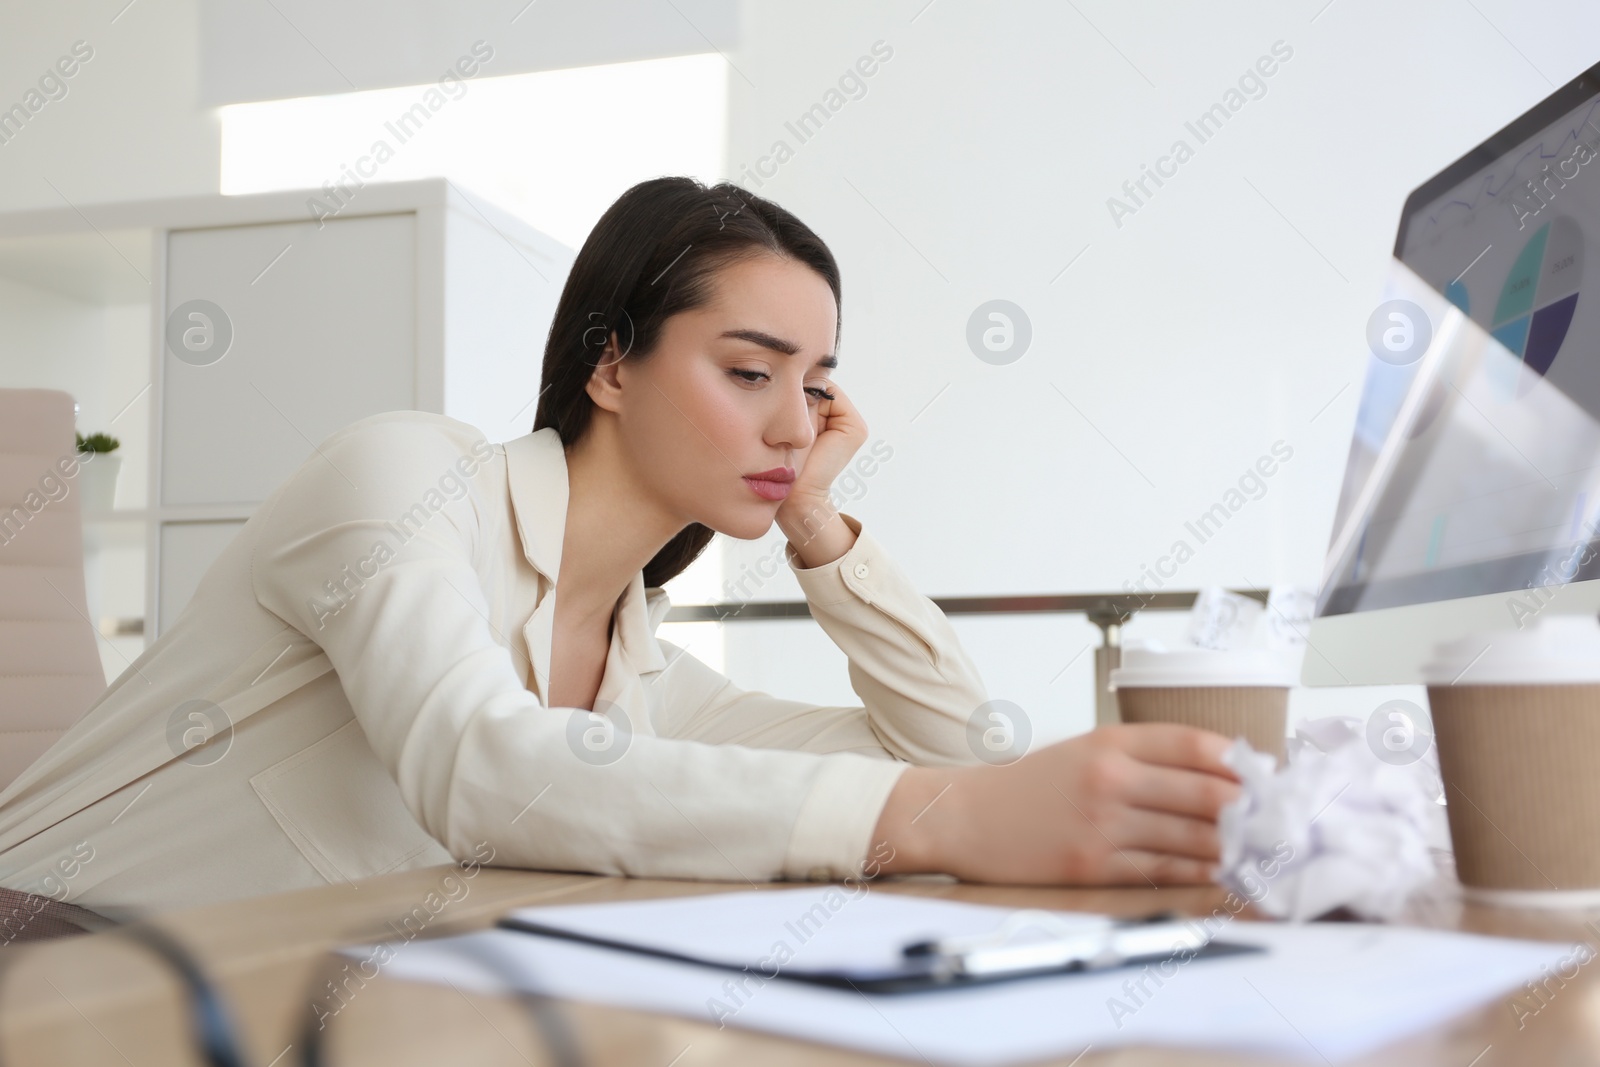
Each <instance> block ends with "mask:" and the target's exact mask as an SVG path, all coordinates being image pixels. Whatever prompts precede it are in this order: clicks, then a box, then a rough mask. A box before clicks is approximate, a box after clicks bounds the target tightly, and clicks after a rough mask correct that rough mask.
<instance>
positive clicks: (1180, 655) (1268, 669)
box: [1110, 645, 1304, 689]
mask: <svg viewBox="0 0 1600 1067" xmlns="http://www.w3.org/2000/svg"><path fill="white" fill-rule="evenodd" d="M1303 653H1304V650H1302V649H1283V650H1279V649H1266V648H1234V649H1210V648H1183V649H1175V650H1173V651H1170V652H1169V651H1166V650H1164V649H1162V648H1159V647H1149V646H1145V647H1140V646H1136V645H1129V646H1126V647H1124V648H1123V650H1122V666H1120V667H1116V668H1114V669H1113V670H1112V671H1111V682H1110V684H1111V688H1112V689H1116V688H1118V687H1123V688H1128V689H1137V688H1146V687H1149V688H1176V687H1179V686H1204V685H1216V686H1231V685H1261V686H1283V687H1285V688H1293V687H1294V686H1295V685H1297V684H1298V683H1299V681H1300V660H1301V656H1302V655H1303Z"/></svg>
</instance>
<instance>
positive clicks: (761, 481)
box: [745, 477, 794, 500]
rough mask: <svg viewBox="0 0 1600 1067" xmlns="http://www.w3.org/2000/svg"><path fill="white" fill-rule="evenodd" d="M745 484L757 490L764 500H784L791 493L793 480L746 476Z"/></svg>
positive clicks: (757, 493)
mask: <svg viewBox="0 0 1600 1067" xmlns="http://www.w3.org/2000/svg"><path fill="white" fill-rule="evenodd" d="M745 484H746V485H748V486H749V487H750V488H751V489H754V490H755V491H756V495H758V496H760V497H761V498H762V499H763V500H782V499H783V498H784V497H786V496H788V495H789V490H790V488H791V487H792V486H793V485H794V483H793V482H772V481H768V480H767V479H765V478H750V477H746V478H745Z"/></svg>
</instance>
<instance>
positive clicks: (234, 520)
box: [0, 178, 574, 677]
mask: <svg viewBox="0 0 1600 1067" xmlns="http://www.w3.org/2000/svg"><path fill="white" fill-rule="evenodd" d="M314 200H315V201H321V202H322V203H323V204H327V203H328V197H327V194H326V193H325V192H324V191H322V190H304V191H293V192H282V193H266V194H259V195H250V196H237V197H232V196H200V197H185V198H177V199H170V200H153V201H139V202H128V203H116V204H95V205H79V206H74V207H63V208H60V209H51V210H44V211H28V212H17V213H12V214H0V321H3V322H5V323H6V325H7V326H8V330H7V334H8V335H9V336H11V337H12V338H13V339H16V341H15V343H14V344H13V345H11V346H9V348H10V350H9V351H6V350H4V349H3V348H0V386H5V387H24V386H45V387H51V388H66V389H68V391H70V392H74V395H77V396H80V397H81V396H82V395H83V393H84V392H94V393H95V394H96V397H97V403H96V408H97V415H98V416H99V417H100V418H102V419H116V418H118V417H119V416H120V415H121V414H122V411H130V410H132V411H136V410H137V408H138V406H139V405H141V404H143V405H144V406H146V407H147V408H148V418H147V420H145V421H146V422H147V425H148V437H147V438H145V436H144V433H145V431H143V430H142V429H141V428H140V427H139V426H136V425H132V424H133V423H135V422H136V421H137V420H135V419H133V418H129V419H127V420H124V421H121V422H117V423H116V427H117V428H118V429H114V430H113V431H112V432H114V433H116V434H117V436H119V437H121V438H122V439H123V444H124V449H123V454H124V462H123V471H122V478H121V481H120V482H119V485H118V489H117V499H116V505H117V506H115V507H114V508H113V509H112V510H111V511H109V512H108V511H97V512H91V513H89V514H87V515H86V516H85V532H86V536H85V545H86V552H87V553H88V555H89V557H90V558H89V559H88V561H87V564H88V572H89V580H90V606H91V610H92V611H94V612H95V613H96V621H97V623H99V622H100V621H101V618H102V617H104V616H105V615H106V608H107V607H110V608H111V609H112V613H113V614H114V613H115V605H113V604H111V601H113V600H115V599H116V596H115V595H114V592H115V590H116V589H122V590H124V591H125V590H126V589H128V588H130V587H131V586H132V585H134V584H137V585H141V586H142V612H143V619H144V625H143V644H144V645H148V644H149V643H150V642H151V641H154V640H155V638H156V637H158V636H159V635H160V633H161V632H162V629H163V627H164V625H165V624H166V623H168V622H170V620H172V619H173V618H175V617H176V615H177V614H178V613H179V612H180V611H181V610H182V609H183V606H184V605H185V604H186V603H187V602H188V600H189V597H190V596H191V595H192V593H193V591H194V588H195V585H196V584H197V583H198V581H199V579H200V577H201V575H203V574H204V572H205V570H206V568H207V567H208V566H209V565H210V564H211V562H212V560H214V559H215V558H216V555H217V554H218V553H219V552H220V551H221V550H222V548H223V546H225V545H226V544H227V542H228V541H229V540H230V539H231V538H232V537H233V535H234V534H235V533H236V532H237V531H238V529H239V527H240V526H242V525H243V524H244V522H245V521H246V520H247V519H248V518H249V517H250V515H251V514H252V513H253V512H254V510H255V508H256V507H257V506H258V505H259V504H260V503H261V501H262V500H263V499H265V498H266V496H267V495H268V494H270V493H271V491H272V490H273V489H274V488H275V487H276V486H277V485H278V484H279V483H281V482H282V480H283V479H284V478H285V477H287V476H288V475H289V474H290V473H291V472H292V471H293V470H294V469H295V467H297V466H298V465H299V464H300V463H301V462H302V461H303V460H304V459H305V458H306V457H307V456H309V455H311V454H312V451H313V446H314V444H315V443H316V442H318V441H320V440H321V439H322V438H324V437H326V436H327V435H328V434H329V433H331V432H333V431H334V430H336V429H338V428H339V427H341V426H344V425H346V424H348V423H350V422H353V421H354V420H356V419H359V418H362V417H364V416H366V415H370V414H374V413H377V412H380V411H391V410H396V409H404V408H412V409H418V410H423V411H435V412H440V413H443V414H446V415H450V416H452V417H454V418H458V419H461V420H463V421H465V422H469V423H472V424H473V425H476V426H478V427H480V428H481V429H482V430H483V431H484V432H485V434H487V435H488V437H489V439H490V440H491V441H501V440H507V439H510V438H512V437H516V436H520V435H521V434H524V433H527V432H528V431H529V429H531V428H532V425H533V417H534V409H535V401H536V398H537V395H538V388H539V376H540V367H541V363H542V361H543V354H544V343H545V338H546V335H547V333H548V331H549V325H550V320H551V318H552V316H553V314H554V311H555V305H556V301H557V300H558V298H559V296H560V293H561V288H562V286H563V284H564V283H565V281H566V275H567V272H568V270H569V269H570V267H571V264H572V260H573V256H574V253H573V251H572V250H571V249H569V248H567V247H566V246H564V245H562V244H560V243H559V242H557V241H555V240H554V239H552V238H550V237H548V236H546V235H545V234H543V233H540V232H539V231H537V230H535V229H533V228H532V227H531V226H529V225H528V224H527V223H525V222H523V221H522V220H520V219H519V218H517V217H515V216H513V215H511V214H509V213H507V212H505V211H503V210H501V209H499V208H496V207H494V206H492V205H491V204H489V203H487V202H485V201H484V200H483V199H482V198H481V197H478V196H475V195H472V194H470V193H467V192H465V191H463V190H461V188H460V187H459V186H458V185H456V184H454V183H452V182H450V181H447V180H445V179H442V178H436V179H424V180H421V181H410V182H396V183H392V184H374V185H368V186H366V187H364V188H362V189H360V190H357V191H356V192H355V193H354V195H353V196H351V197H350V198H349V199H348V200H347V202H346V204H345V206H344V207H343V209H342V210H340V211H338V213H337V214H335V215H331V216H328V217H324V218H321V219H319V218H317V217H315V216H316V212H315V211H314V210H313V207H314V205H313V203H312V202H313V201H314ZM193 301H207V302H209V304H210V305H213V306H214V307H215V308H217V309H220V311H221V317H220V319H218V318H217V315H216V314H215V313H211V314H209V318H210V319H213V320H216V321H212V322H211V326H212V328H213V329H218V328H221V327H226V328H228V329H230V330H231V334H232V338H231V342H230V344H229V345H228V347H227V349H226V351H225V353H224V354H222V355H221V356H220V358H214V357H215V356H216V353H217V352H218V351H219V350H220V344H219V343H218V341H219V339H220V337H221V333H220V330H219V332H216V333H213V334H212V335H211V337H212V347H211V348H210V349H209V350H207V349H205V348H204V345H203V343H204V341H205V335H204V333H203V332H202V333H199V334H195V335H193V336H194V339H195V340H197V341H198V342H200V343H201V344H202V348H201V350H200V351H198V352H196V351H190V350H189V349H186V348H182V347H181V345H182V340H181V329H180V331H177V332H175V336H174V337H173V338H171V339H170V340H171V341H172V344H169V336H168V320H169V318H170V317H172V316H173V313H174V312H175V311H177V310H178V309H180V308H184V307H185V305H190V306H191V307H192V306H193V305H192V302H193ZM80 320H81V321H80ZM143 320H147V324H145V323H144V321H143ZM139 325H145V327H146V328H144V329H143V330H140V329H138V326H139ZM180 326H181V327H182V328H188V327H190V326H197V327H201V328H202V330H203V322H202V320H193V319H184V320H183V322H182V323H181V324H180ZM63 336H68V337H71V338H74V339H75V340H74V342H73V351H72V352H71V353H69V354H66V355H63V353H62V352H60V351H56V350H54V349H55V347H56V344H55V339H57V338H60V337H63ZM175 346H177V347H175ZM180 352H181V353H182V355H180V354H179V353H180ZM141 369H142V373H141ZM108 381H120V382H121V383H122V386H121V389H122V393H125V394H126V396H123V395H122V393H117V394H116V395H112V394H111V393H109V392H107V390H108V389H110V388H111V387H109V386H107V387H105V388H102V384H103V383H104V382H108ZM141 382H142V386H143V387H142V388H140V383H141ZM122 400H126V403H125V404H121V410H120V411H119V410H118V406H119V402H120V401H122ZM87 407H88V405H87V404H86V405H85V408H87ZM80 429H81V430H82V431H83V432H85V433H90V432H94V431H96V430H105V429H107V427H106V425H105V424H104V423H103V422H102V423H101V424H94V423H90V424H87V425H86V424H85V420H84V417H83V414H82V413H80ZM135 570H142V582H141V581H139V577H140V576H139V575H137V574H134V573H132V572H134V571H135ZM126 600H127V596H126V593H125V592H124V594H123V602H124V603H125V602H126ZM127 658H128V657H127V656H126V655H121V654H119V655H118V656H115V657H111V658H108V661H107V674H108V676H113V677H114V676H115V675H116V674H119V673H121V670H122V669H123V668H125V666H126V662H125V660H126V659H127Z"/></svg>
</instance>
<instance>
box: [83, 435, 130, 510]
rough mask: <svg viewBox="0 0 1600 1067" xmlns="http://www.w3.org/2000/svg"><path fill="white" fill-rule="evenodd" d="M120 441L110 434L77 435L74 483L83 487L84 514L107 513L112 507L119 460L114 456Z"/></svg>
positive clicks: (120, 466)
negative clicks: (87, 512) (76, 466)
mask: <svg viewBox="0 0 1600 1067" xmlns="http://www.w3.org/2000/svg"><path fill="white" fill-rule="evenodd" d="M120 447H122V442H121V441H118V440H117V439H116V438H115V437H112V436H111V435H110V434H104V433H92V434H90V435H89V436H87V437H85V436H84V435H83V434H81V433H80V434H78V462H79V464H80V465H81V469H80V470H79V471H78V484H79V485H80V486H82V488H83V510H84V511H110V510H111V509H112V508H113V507H114V506H115V505H116V499H117V472H118V471H119V470H121V468H122V457H121V456H119V455H117V454H116V451H117V449H118V448H120Z"/></svg>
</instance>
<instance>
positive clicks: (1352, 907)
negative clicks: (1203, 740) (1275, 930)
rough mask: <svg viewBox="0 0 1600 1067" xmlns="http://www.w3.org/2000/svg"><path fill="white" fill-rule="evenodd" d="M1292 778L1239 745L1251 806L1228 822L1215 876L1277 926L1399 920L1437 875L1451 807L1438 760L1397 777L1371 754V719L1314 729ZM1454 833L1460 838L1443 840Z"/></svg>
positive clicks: (1243, 795) (1232, 752) (1221, 828)
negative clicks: (1335, 919) (1351, 918)
mask: <svg viewBox="0 0 1600 1067" xmlns="http://www.w3.org/2000/svg"><path fill="white" fill-rule="evenodd" d="M1286 753H1287V757H1288V758H1287V762H1286V764H1285V766H1284V767H1283V768H1282V769H1279V768H1278V767H1277V766H1276V761H1275V760H1274V759H1273V757H1272V756H1271V755H1270V754H1267V753H1264V752H1257V751H1256V750H1255V749H1253V748H1251V747H1250V746H1249V744H1247V743H1246V742H1245V741H1244V739H1243V738H1239V739H1236V740H1235V741H1234V743H1233V746H1232V747H1231V748H1229V749H1228V752H1227V754H1226V755H1225V756H1224V761H1225V762H1226V763H1227V764H1228V766H1229V767H1231V768H1232V769H1233V770H1234V772H1235V773H1237V774H1238V775H1239V778H1240V780H1241V783H1242V789H1241V791H1240V795H1239V798H1238V799H1237V800H1236V801H1234V802H1233V803H1231V804H1229V805H1227V806H1226V807H1224V808H1223V809H1222V811H1221V812H1220V813H1219V815H1218V819H1217V829H1218V832H1219V834H1220V837H1221V846H1222V849H1221V852H1222V855H1221V862H1220V863H1219V864H1218V866H1217V867H1216V868H1215V869H1214V870H1213V872H1212V876H1213V878H1214V879H1215V880H1216V881H1217V883H1218V884H1219V885H1222V886H1223V887H1224V888H1227V889H1230V890H1232V891H1233V892H1234V893H1236V894H1238V895H1239V896H1241V897H1244V898H1245V899H1247V900H1249V901H1251V902H1252V903H1253V904H1255V906H1256V908H1257V909H1258V910H1260V911H1262V912H1264V913H1266V914H1267V915H1271V916H1274V917H1276V918H1280V919H1289V920H1291V921H1295V922H1300V921H1304V920H1306V919H1313V918H1316V917H1317V916H1319V915H1323V914H1326V913H1327V912H1330V911H1333V910H1335V909H1338V908H1340V907H1343V908H1346V909H1348V910H1349V911H1351V912H1353V913H1354V914H1356V915H1357V916H1359V917H1361V918H1363V919H1379V920H1382V919H1390V918H1393V917H1394V916H1396V915H1398V914H1399V913H1400V911H1401V909H1402V908H1403V907H1404V905H1405V903H1406V899H1407V898H1408V897H1409V896H1410V895H1411V894H1412V892H1414V891H1415V890H1417V889H1418V888H1420V887H1421V886H1422V885H1423V884H1425V883H1427V882H1429V881H1431V880H1432V879H1433V878H1434V876H1435V874H1436V873H1437V871H1436V868H1435V865H1434V862H1433V855H1432V851H1431V848H1430V842H1431V841H1435V840H1439V839H1440V838H1441V831H1442V829H1443V823H1444V808H1443V807H1441V806H1440V804H1439V800H1438V798H1439V794H1440V791H1441V787H1440V785H1439V778H1438V772H1437V762H1436V761H1437V756H1435V755H1434V754H1433V753H1432V752H1431V751H1430V752H1429V753H1428V756H1429V757H1432V759H1431V760H1430V759H1422V760H1418V761H1416V762H1414V763H1410V764H1406V765H1401V766H1396V765H1394V764H1391V763H1387V762H1384V761H1383V760H1381V759H1379V758H1378V757H1377V756H1376V755H1374V753H1373V752H1372V750H1371V749H1370V748H1369V746H1368V745H1367V743H1366V737H1365V733H1364V730H1363V724H1362V722H1361V720H1359V719H1354V718H1348V717H1342V716H1336V717H1331V718H1326V719H1318V720H1314V721H1312V722H1308V723H1306V724H1304V725H1303V726H1302V727H1301V728H1300V729H1299V730H1297V731H1296V736H1295V737H1293V738H1290V739H1289V740H1288V743H1287V748H1286ZM1443 832H1444V833H1447V832H1448V831H1447V830H1445V831H1443Z"/></svg>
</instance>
